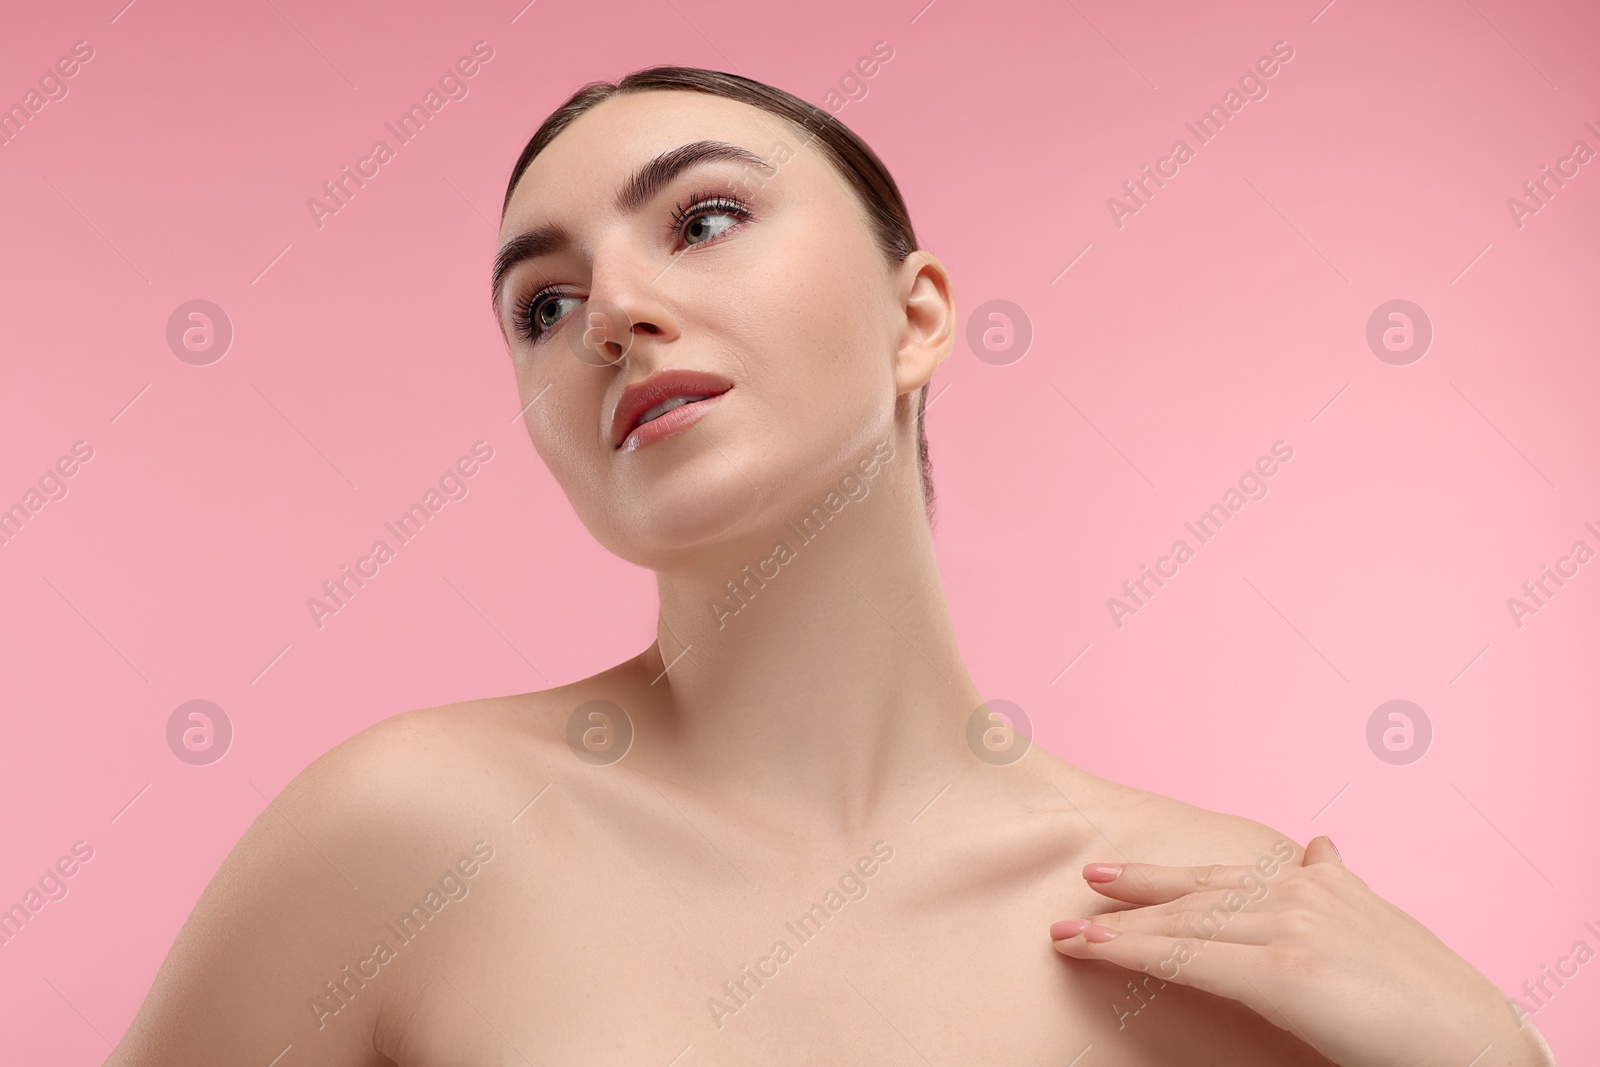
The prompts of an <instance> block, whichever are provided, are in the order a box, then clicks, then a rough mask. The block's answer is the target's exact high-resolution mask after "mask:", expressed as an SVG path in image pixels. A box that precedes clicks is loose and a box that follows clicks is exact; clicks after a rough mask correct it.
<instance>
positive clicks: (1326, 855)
mask: <svg viewBox="0 0 1600 1067" xmlns="http://www.w3.org/2000/svg"><path fill="white" fill-rule="evenodd" d="M1313 863H1337V864H1338V865H1339V866H1341V867H1343V866H1344V860H1342V859H1341V858H1340V857H1339V850H1338V848H1336V847H1335V846H1334V843H1333V838H1331V837H1329V836H1328V835H1327V834H1323V835H1322V836H1320V837H1314V838H1312V839H1311V843H1310V844H1309V845H1307V846H1306V854H1305V858H1304V859H1303V860H1302V861H1301V863H1300V865H1301V866H1302V867H1309V866H1311V865H1312V864H1313Z"/></svg>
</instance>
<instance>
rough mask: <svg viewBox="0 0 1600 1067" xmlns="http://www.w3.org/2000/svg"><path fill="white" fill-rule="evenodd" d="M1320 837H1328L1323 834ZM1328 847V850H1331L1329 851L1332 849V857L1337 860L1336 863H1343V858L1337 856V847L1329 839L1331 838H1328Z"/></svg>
mask: <svg viewBox="0 0 1600 1067" xmlns="http://www.w3.org/2000/svg"><path fill="white" fill-rule="evenodd" d="M1322 836H1323V837H1328V835H1327V834H1323V835H1322ZM1328 847H1329V848H1331V849H1333V855H1334V857H1335V858H1336V859H1337V860H1338V861H1339V862H1340V863H1343V862H1344V857H1343V856H1341V855H1339V846H1338V845H1336V844H1334V843H1333V838H1331V837H1328Z"/></svg>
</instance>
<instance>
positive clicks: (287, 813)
mask: <svg viewBox="0 0 1600 1067" xmlns="http://www.w3.org/2000/svg"><path fill="white" fill-rule="evenodd" d="M590 688H592V686H586V684H585V683H578V684H577V685H575V686H568V687H562V688H561V689H555V690H549V691H546V692H542V693H532V694H522V695H518V696H514V697H504V698H494V699H488V700H475V701H469V702H464V703H460V704H452V705H446V706H440V707H431V708H423V709H418V710H415V711H408V712H404V713H401V714H398V715H395V716H392V717H390V718H387V719H384V720H382V721H380V722H377V723H375V724H373V725H372V726H370V727H368V728H366V729H364V730H362V731H360V732H359V733H357V734H355V735H354V736H352V737H350V738H348V739H347V740H345V741H344V742H342V743H340V744H339V745H337V746H335V747H334V748H333V749H331V750H330V751H328V752H327V753H325V754H324V755H322V756H321V757H319V758H318V759H317V760H315V761H314V762H313V763H311V764H310V765H309V766H308V767H306V768H305V769H304V770H303V771H301V772H300V773H299V774H298V775H296V776H295V777H294V779H293V780H291V781H290V782H289V783H288V784H287V785H285V786H284V787H283V789H282V790H281V791H280V792H279V793H278V795H277V796H275V797H274V798H272V799H271V800H269V801H267V802H266V804H265V806H264V808H263V810H262V811H261V813H260V814H259V815H258V816H257V818H256V819H255V821H254V822H253V823H252V824H251V825H250V827H249V828H248V829H247V830H246V831H245V833H244V834H243V836H242V837H241V838H240V840H239V842H238V843H237V844H236V845H235V846H234V848H233V850H232V851H231V852H230V853H229V854H228V856H227V858H226V859H225V860H224V861H223V863H222V865H221V866H220V867H219V869H218V870H217V872H216V874H215V875H214V876H213V878H212V880H211V882H210V883H209V884H208V885H207V887H206V889H205V890H204V892H203V893H202V894H201V896H200V899H199V900H198V902H197V903H196V904H195V906H194V909H193V910H192V911H191V913H190V915H189V918H188V920H187V921H186V922H185V924H184V926H183V927H182V929H181V930H180V931H179V933H178V935H177V937H176V938H175V940H174V942H173V945H172V948H171V950H170V951H169V953H168V955H167V957H166V959H165V960H164V961H163V963H162V965H161V968H160V970H159V971H158V973H157V975H156V978H155V981H154V982H153V984H152V986H151V989H150V992H149V994H148V996H147V997H146V999H145V1001H144V1003H143V1005H142V1006H141V1008H140V1009H139V1011H138V1013H137V1015H136V1016H135V1018H134V1020H133V1022H132V1023H131V1025H130V1026H129V1028H128V1031H127V1034H126V1036H125V1037H124V1039H123V1041H122V1042H121V1043H120V1044H119V1046H118V1049H117V1050H116V1052H114V1053H113V1054H112V1058H111V1059H110V1060H108V1063H118V1064H121V1065H124V1067H126V1065H133V1067H154V1065H156V1064H160V1065H162V1067H183V1065H188V1064H195V1065H199V1064H210V1063H218V1062H225V1063H270V1062H274V1060H275V1059H276V1058H277V1057H279V1056H281V1055H283V1054H284V1053H285V1052H286V1051H288V1050H289V1049H291V1048H292V1049H293V1055H294V1058H295V1062H297V1063H302V1064H328V1065H332V1064H340V1065H351V1064H361V1065H372V1067H377V1065H380V1064H386V1063H388V1062H389V1060H387V1059H386V1058H385V1057H384V1055H383V1053H382V1051H381V1050H382V1049H383V1048H385V1047H390V1046H392V1039H393V1035H392V1034H387V1033H385V1032H384V1027H387V1026H392V1025H394V1022H393V1020H396V1019H401V1018H403V1016H404V1011H403V1008H404V1003H403V1002H404V1000H405V998H406V997H407V996H408V995H411V993H412V992H413V991H414V989H415V988H416V984H417V983H416V981H415V978H416V975H417V973H418V972H419V971H420V970H422V969H423V968H425V966H426V954H425V953H423V952H422V951H420V950H411V951H410V952H409V953H408V952H407V951H405V950H403V949H400V950H397V946H398V945H399V944H400V943H401V940H402V939H403V938H404V937H405V933H406V931H405V927H406V924H407V922H414V923H417V924H424V923H427V922H429V921H430V920H431V919H432V918H433V917H434V916H435V915H439V914H441V913H442V912H443V911H444V910H447V909H448V906H449V903H450V902H451V901H452V900H454V899H459V898H460V897H461V896H464V895H465V894H466V893H467V892H470V891H471V888H472V883H473V880H474V878H476V879H477V880H478V881H479V882H480V883H481V882H482V881H483V880H484V879H483V871H484V870H485V869H492V868H493V867H494V859H495V856H496V855H499V854H503V849H504V847H505V845H506V844H507V843H508V842H507V838H508V836H509V835H510V833H511V832H513V831H514V827H513V825H512V821H513V818H514V816H515V815H516V813H517V810H518V807H519V806H521V805H526V804H527V803H529V801H530V800H531V799H533V795H534V793H535V792H536V787H537V785H538V783H540V782H541V781H543V782H545V783H548V782H549V780H550V779H549V776H548V774H546V773H545V769H546V768H548V767H553V766H555V765H557V762H558V761H557V760H556V758H555V757H556V754H557V752H558V746H559V745H560V744H561V741H560V738H561V733H560V730H559V725H560V722H561V718H562V713H561V709H562V708H563V707H564V706H565V705H566V704H567V703H569V702H570V700H571V699H572V698H573V696H574V695H575V694H581V693H584V692H587V691H589V689H590ZM497 850H501V851H497ZM505 862H506V861H505V860H502V861H501V863H502V865H504V863H505ZM396 923H398V924H399V926H398V928H397V927H396V926H395V924H396ZM439 926H440V927H441V928H443V927H445V926H448V924H446V923H441V924H439ZM439 938H440V935H435V936H434V937H433V938H430V942H431V943H432V944H434V945H439V944H440V940H439ZM380 946H383V947H381V948H380ZM429 951H430V952H431V951H432V950H431V949H430V950H429ZM385 1009H396V1010H385Z"/></svg>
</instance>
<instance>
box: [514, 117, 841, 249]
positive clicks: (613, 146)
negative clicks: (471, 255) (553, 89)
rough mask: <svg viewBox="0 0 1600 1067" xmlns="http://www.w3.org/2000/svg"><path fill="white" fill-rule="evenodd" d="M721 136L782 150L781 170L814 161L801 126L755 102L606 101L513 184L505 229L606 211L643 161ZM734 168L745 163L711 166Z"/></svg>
mask: <svg viewBox="0 0 1600 1067" xmlns="http://www.w3.org/2000/svg"><path fill="white" fill-rule="evenodd" d="M708 140H714V141H726V142H729V143H731V144H736V145H739V146H741V147H743V148H747V149H749V150H750V151H751V152H752V153H754V154H755V155H756V156H757V157H759V158H761V159H764V160H771V159H772V158H773V156H774V149H775V148H777V147H778V146H779V145H783V146H786V147H787V152H785V153H783V155H782V156H780V158H786V162H784V164H783V166H784V170H785V171H790V170H793V171H794V172H795V173H794V174H793V176H794V177H801V176H803V175H804V174H805V173H806V172H808V171H810V170H811V168H813V167H815V166H816V165H817V162H818V159H817V154H816V151H815V146H807V145H806V143H805V135H804V134H803V131H801V130H799V129H797V128H796V127H795V126H793V125H791V124H790V123H788V122H787V121H785V120H784V119H781V118H779V117H778V116H776V115H774V114H772V113H770V112H768V111H764V110H762V109H761V108H758V107H756V106H754V105H752V104H746V103H743V102H741V101H738V100H729V99H727V98H725V97H720V96H713V95H711V94H709V93H697V92H690V91H684V90H652V91H648V92H638V93H624V94H621V95H619V96H614V97H612V98H610V99H609V100H604V101H602V102H600V103H599V104H596V105H595V106H594V107H592V108H590V109H589V110H588V111H586V112H584V113H583V114H582V115H580V116H578V118H577V119H575V120H574V121H573V122H572V124H571V125H569V126H568V127H567V128H566V129H565V130H562V131H561V133H560V134H558V135H557V136H556V137H555V139H554V140H552V141H551V142H550V143H549V144H548V145H546V146H545V149H544V151H542V152H540V153H539V155H538V156H536V157H535V158H534V160H533V162H532V163H530V164H529V165H528V169H527V170H525V171H524V172H523V174H522V177H521V178H520V179H518V181H517V187H516V190H515V191H514V192H513V194H512V197H511V202H510V203H509V204H508V205H507V206H506V215H505V222H506V225H505V227H504V231H505V232H507V233H511V232H516V231H517V230H519V229H521V228H522V227H523V226H525V225H526V224H528V223H530V222H533V221H536V220H537V219H541V218H549V217H552V216H556V215H561V214H564V213H565V212H566V211H568V210H583V211H592V210H596V209H599V210H609V206H610V201H611V197H612V195H613V193H614V192H615V191H616V190H617V188H618V187H619V186H621V185H622V184H623V183H624V182H625V181H627V179H628V177H629V176H630V175H631V174H632V173H633V172H634V171H635V170H636V169H637V168H638V167H639V166H640V165H641V164H643V163H645V162H647V161H649V160H651V159H653V158H655V157H656V156H658V155H660V154H661V153H662V152H666V151H669V150H671V149H674V148H678V147H680V146H682V145H685V144H690V143H693V142H696V141H708ZM710 165H715V166H721V167H723V168H724V169H728V170H732V171H734V172H737V171H738V170H740V169H741V167H742V164H738V163H732V162H723V163H720V164H710Z"/></svg>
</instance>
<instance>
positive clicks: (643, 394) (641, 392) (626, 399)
mask: <svg viewBox="0 0 1600 1067" xmlns="http://www.w3.org/2000/svg"><path fill="white" fill-rule="evenodd" d="M732 388H733V383H732V382H730V381H729V380H728V379H726V378H724V377H723V376H722V375H720V374H712V373H710V372H708V371H698V370H658V371H656V372H655V373H654V374H652V375H650V377H648V378H646V379H644V380H643V381H639V382H634V383H633V384H632V385H630V386H628V387H627V388H626V389H624V390H623V391H622V396H621V397H619V398H618V399H617V407H616V410H615V411H614V412H612V415H611V447H612V448H621V447H622V442H623V441H625V440H626V439H627V437H628V435H629V434H630V433H632V432H633V430H634V427H635V426H636V425H637V424H638V422H639V416H640V415H643V414H644V413H645V412H646V411H648V410H649V409H650V408H653V407H655V406H656V405H657V404H659V403H661V402H662V401H664V400H670V399H672V398H673V397H675V396H717V395H720V394H722V393H726V392H727V391H728V390H729V389H732Z"/></svg>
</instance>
